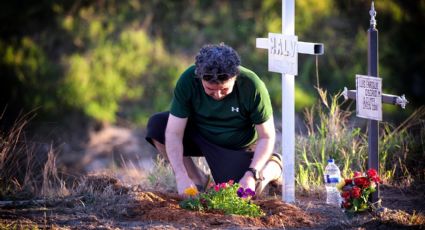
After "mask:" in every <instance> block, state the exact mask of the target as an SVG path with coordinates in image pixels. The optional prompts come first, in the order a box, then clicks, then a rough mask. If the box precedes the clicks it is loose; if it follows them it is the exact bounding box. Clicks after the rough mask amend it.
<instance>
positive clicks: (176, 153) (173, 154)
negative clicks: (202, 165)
mask: <svg viewBox="0 0 425 230" xmlns="http://www.w3.org/2000/svg"><path fill="white" fill-rule="evenodd" d="M186 123H187V118H179V117H176V116H173V115H172V114H170V116H169V117H168V123H167V128H166V130H165V150H166V151H167V156H168V159H169V161H170V164H171V167H172V168H173V171H174V175H175V177H176V183H177V190H178V193H179V194H183V193H184V190H185V189H186V188H188V187H190V186H195V185H194V183H193V181H192V180H191V179H190V178H189V176H188V174H187V170H186V168H185V166H184V163H183V135H184V130H185V128H186Z"/></svg>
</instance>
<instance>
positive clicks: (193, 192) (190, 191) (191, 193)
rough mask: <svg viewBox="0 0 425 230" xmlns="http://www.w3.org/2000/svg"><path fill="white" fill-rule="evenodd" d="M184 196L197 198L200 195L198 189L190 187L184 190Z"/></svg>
mask: <svg viewBox="0 0 425 230" xmlns="http://www.w3.org/2000/svg"><path fill="white" fill-rule="evenodd" d="M184 194H186V195H188V196H196V195H197V194H198V189H196V187H193V186H190V187H189V188H187V189H185V190H184Z"/></svg>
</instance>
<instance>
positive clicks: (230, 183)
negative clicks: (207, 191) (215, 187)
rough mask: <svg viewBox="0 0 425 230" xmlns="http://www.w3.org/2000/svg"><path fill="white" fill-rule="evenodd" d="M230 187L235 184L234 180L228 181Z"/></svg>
mask: <svg viewBox="0 0 425 230" xmlns="http://www.w3.org/2000/svg"><path fill="white" fill-rule="evenodd" d="M227 183H228V184H229V185H230V186H232V185H233V184H234V183H235V181H234V180H229V182H227Z"/></svg>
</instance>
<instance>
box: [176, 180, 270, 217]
mask: <svg viewBox="0 0 425 230" xmlns="http://www.w3.org/2000/svg"><path fill="white" fill-rule="evenodd" d="M184 193H185V194H186V195H187V196H188V198H186V199H184V200H183V201H181V202H180V207H182V208H184V209H189V210H196V211H213V210H215V211H222V212H224V213H225V214H236V215H244V216H251V217H258V216H262V215H264V213H263V211H262V210H261V208H260V207H259V206H258V205H256V204H254V203H252V202H251V198H252V197H253V196H254V195H255V192H254V191H252V190H251V189H249V188H247V189H244V188H242V187H240V186H239V184H238V183H234V181H232V180H230V181H229V182H227V183H220V184H214V183H211V184H210V185H209V186H208V187H207V189H206V191H205V192H203V193H200V192H198V190H197V189H196V188H194V187H189V188H187V189H186V190H185V191H184Z"/></svg>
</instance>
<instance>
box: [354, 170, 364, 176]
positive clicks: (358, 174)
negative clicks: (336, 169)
mask: <svg viewBox="0 0 425 230" xmlns="http://www.w3.org/2000/svg"><path fill="white" fill-rule="evenodd" d="M361 176H362V173H361V172H359V171H355V172H354V176H353V177H361Z"/></svg>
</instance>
